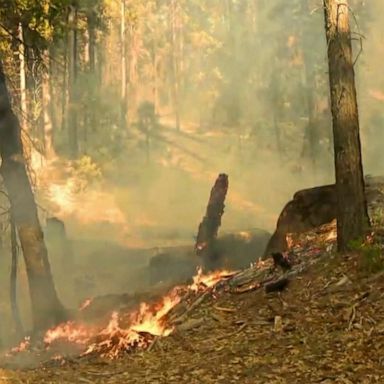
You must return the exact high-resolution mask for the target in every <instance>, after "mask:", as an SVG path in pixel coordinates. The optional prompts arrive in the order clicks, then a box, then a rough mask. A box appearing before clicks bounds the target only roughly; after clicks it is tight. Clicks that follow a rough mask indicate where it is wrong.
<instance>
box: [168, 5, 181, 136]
mask: <svg viewBox="0 0 384 384" xmlns="http://www.w3.org/2000/svg"><path fill="white" fill-rule="evenodd" d="M170 6H171V15H170V17H171V51H172V52H171V73H172V78H171V82H172V86H171V87H172V91H171V92H172V99H173V100H172V101H173V110H174V113H175V125H176V129H177V130H178V131H180V100H179V89H180V84H179V62H178V56H179V55H178V54H177V52H176V51H177V48H178V46H177V28H176V18H177V13H178V6H177V3H176V0H172V1H171V4H170Z"/></svg>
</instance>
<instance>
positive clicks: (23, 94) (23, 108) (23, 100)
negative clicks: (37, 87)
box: [19, 23, 27, 129]
mask: <svg viewBox="0 0 384 384" xmlns="http://www.w3.org/2000/svg"><path fill="white" fill-rule="evenodd" d="M19 40H20V47H19V62H20V117H21V122H20V125H21V128H22V129H26V128H27V127H26V121H27V83H26V82H27V79H26V73H25V66H26V63H25V47H24V34H23V26H22V24H21V23H20V24H19Z"/></svg>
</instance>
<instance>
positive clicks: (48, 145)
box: [41, 50, 55, 159]
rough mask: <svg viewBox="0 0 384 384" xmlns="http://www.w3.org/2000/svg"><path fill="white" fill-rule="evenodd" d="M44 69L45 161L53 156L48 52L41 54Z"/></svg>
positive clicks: (42, 80)
mask: <svg viewBox="0 0 384 384" xmlns="http://www.w3.org/2000/svg"><path fill="white" fill-rule="evenodd" d="M43 60H44V63H45V67H46V68H45V69H43V73H42V75H41V76H42V79H41V96H42V107H43V132H44V154H45V156H46V158H47V159H52V158H53V157H54V156H55V150H54V147H53V123H52V100H51V97H52V95H51V92H50V91H51V89H50V88H51V87H50V60H49V53H48V50H45V51H44V53H43Z"/></svg>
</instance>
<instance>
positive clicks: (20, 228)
mask: <svg viewBox="0 0 384 384" xmlns="http://www.w3.org/2000/svg"><path fill="white" fill-rule="evenodd" d="M0 155H1V160H2V163H1V167H0V173H1V175H2V177H3V180H4V185H5V187H6V189H7V191H8V196H9V200H10V204H11V214H12V217H13V219H14V222H15V226H16V229H17V232H18V235H19V239H20V244H21V248H22V250H23V255H24V260H25V265H26V269H27V274H28V283H29V291H30V296H31V306H32V317H33V322H34V329H35V330H36V331H38V330H43V329H46V328H47V327H50V326H52V325H55V324H57V323H58V322H60V321H61V320H63V318H64V314H65V311H64V308H63V306H62V305H61V303H60V301H59V299H58V297H57V294H56V290H55V286H54V283H53V279H52V274H51V270H50V265H49V261H48V255H47V249H46V247H45V243H44V238H43V232H42V230H41V226H40V223H39V219H38V214H37V207H36V203H35V200H34V196H33V192H32V188H31V185H30V182H29V178H28V175H27V171H26V167H25V163H24V154H23V145H22V141H21V131H20V125H19V121H18V119H17V117H16V116H15V114H14V113H13V111H12V108H11V104H10V99H9V94H8V89H7V85H6V79H5V74H4V71H3V67H2V63H1V61H0Z"/></svg>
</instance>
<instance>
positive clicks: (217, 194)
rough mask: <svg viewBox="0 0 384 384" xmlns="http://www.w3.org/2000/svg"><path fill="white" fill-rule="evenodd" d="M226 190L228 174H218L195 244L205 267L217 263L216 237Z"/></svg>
mask: <svg viewBox="0 0 384 384" xmlns="http://www.w3.org/2000/svg"><path fill="white" fill-rule="evenodd" d="M227 191H228V176H227V175H225V174H220V175H219V177H218V178H217V179H216V182H215V185H214V186H213V188H212V190H211V195H210V197H209V202H208V206H207V211H206V214H205V216H204V218H203V221H202V222H201V223H200V225H199V231H198V233H197V238H196V244H195V250H196V253H197V255H199V256H201V257H202V259H203V263H204V267H205V268H206V269H214V268H215V267H216V266H217V265H218V261H219V260H218V259H219V255H218V254H217V250H216V238H217V233H218V230H219V227H220V225H221V216H222V215H223V213H224V207H225V205H224V201H225V197H226V195H227Z"/></svg>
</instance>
